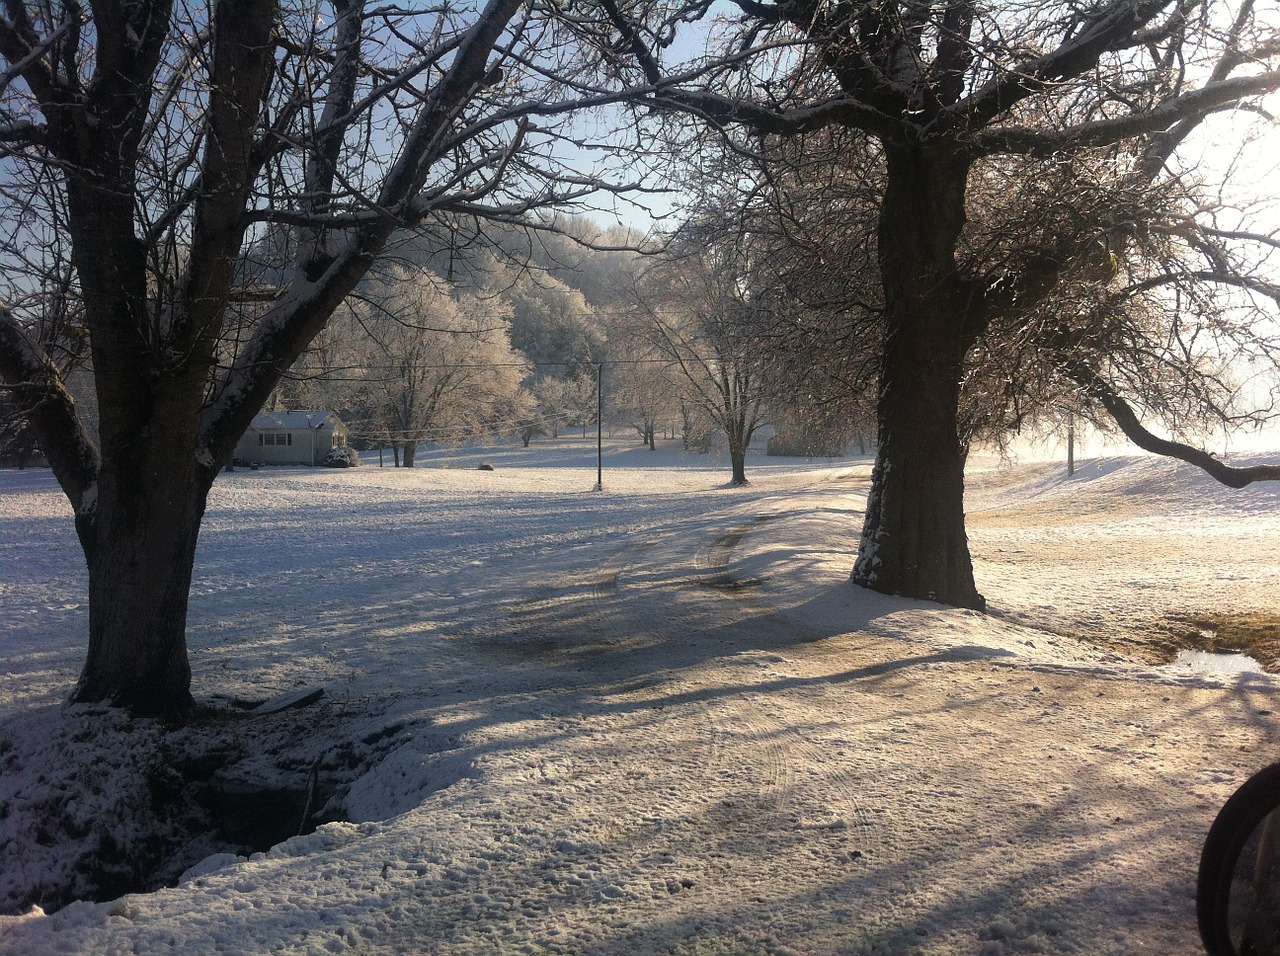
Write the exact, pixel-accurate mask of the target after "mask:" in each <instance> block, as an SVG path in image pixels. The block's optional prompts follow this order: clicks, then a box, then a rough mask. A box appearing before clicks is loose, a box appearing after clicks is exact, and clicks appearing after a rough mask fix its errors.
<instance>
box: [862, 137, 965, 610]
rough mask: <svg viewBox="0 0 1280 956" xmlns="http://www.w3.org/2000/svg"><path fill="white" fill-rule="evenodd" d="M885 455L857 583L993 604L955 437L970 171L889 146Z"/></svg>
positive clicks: (884, 231) (875, 480)
mask: <svg viewBox="0 0 1280 956" xmlns="http://www.w3.org/2000/svg"><path fill="white" fill-rule="evenodd" d="M886 157H887V161H888V187H887V189H886V193H885V201H884V206H883V214H882V218H881V223H880V262H881V278H882V282H883V285H884V292H885V347H884V355H883V358H882V365H881V376H882V377H881V387H880V404H879V448H878V452H877V457H876V464H875V470H874V472H873V474H872V480H871V493H870V495H869V497H868V499H867V513H866V517H865V520H864V523H863V529H862V542H861V547H860V549H859V554H858V560H857V563H856V564H855V565H854V569H853V581H854V583H855V584H859V585H861V586H863V587H867V588H871V589H873V590H876V591H880V592H883V593H885V594H900V595H902V596H904V597H912V598H923V599H927V600H932V601H940V602H942V603H944V604H953V605H956V606H959V607H969V608H978V609H981V608H983V607H984V606H985V602H984V600H983V598H982V595H981V594H979V593H978V590H977V587H976V585H975V583H974V580H973V564H972V562H971V561H970V557H969V543H968V538H967V537H966V535H965V526H964V463H965V447H964V443H963V442H962V440H961V437H960V435H959V433H958V430H957V421H958V410H959V402H960V380H961V376H962V374H963V367H964V358H965V355H966V354H967V352H968V351H969V348H970V347H971V346H972V344H973V342H974V340H975V338H976V336H977V333H978V331H979V329H980V323H979V320H978V319H976V318H975V317H974V316H973V315H972V314H971V312H972V311H974V310H976V309H978V308H980V305H979V304H978V303H975V302H974V301H973V297H971V296H970V295H969V290H968V289H967V288H966V287H965V283H964V282H963V281H962V280H961V279H960V277H959V276H958V275H957V273H956V268H955V259H954V253H955V248H956V242H957V240H958V238H959V234H960V230H961V228H962V227H963V224H964V191H965V183H966V178H967V174H968V163H967V161H966V160H965V159H964V158H963V157H954V156H947V155H936V154H930V153H928V152H926V151H924V150H921V149H918V148H911V147H894V146H890V147H887V148H886Z"/></svg>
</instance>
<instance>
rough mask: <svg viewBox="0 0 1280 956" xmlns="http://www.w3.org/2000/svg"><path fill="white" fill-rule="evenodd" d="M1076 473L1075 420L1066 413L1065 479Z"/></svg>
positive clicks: (1069, 413) (1073, 416)
mask: <svg viewBox="0 0 1280 956" xmlns="http://www.w3.org/2000/svg"><path fill="white" fill-rule="evenodd" d="M1075 473H1076V418H1075V415H1074V414H1072V413H1071V412H1067V477H1068V478H1070V477H1071V476H1072V475H1074V474H1075Z"/></svg>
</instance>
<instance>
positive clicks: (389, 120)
mask: <svg viewBox="0 0 1280 956" xmlns="http://www.w3.org/2000/svg"><path fill="white" fill-rule="evenodd" d="M3 9H4V15H3V17H0V58H2V60H3V64H2V67H3V69H2V71H0V97H2V98H0V162H3V164H4V172H5V180H6V182H7V183H8V184H9V186H8V187H7V189H8V194H9V196H10V197H11V201H12V197H13V195H14V194H15V193H20V194H21V196H20V198H21V200H22V202H23V209H24V211H25V212H26V213H27V214H29V215H33V216H35V217H36V218H37V219H38V220H39V222H40V223H41V227H40V228H41V229H43V230H44V231H45V233H47V234H48V235H52V236H58V237H63V238H65V241H66V243H67V244H68V245H69V261H70V263H71V267H72V268H71V273H70V274H71V276H72V282H71V288H72V289H73V290H74V295H75V297H76V299H77V301H78V303H79V308H80V311H81V314H80V318H79V326H78V327H79V329H80V330H81V332H82V334H83V338H84V342H85V343H86V350H87V355H88V359H89V362H90V365H91V368H92V374H93V391H94V394H95V396H96V402H97V405H98V409H99V414H100V422H99V425H98V428H97V433H96V434H94V433H93V431H92V430H91V428H90V427H89V426H88V424H87V423H86V421H85V420H84V418H83V417H82V415H81V414H80V409H79V408H78V407H77V403H76V401H75V400H74V399H73V397H72V394H71V393H70V391H69V390H68V387H67V384H66V380H65V377H64V375H63V373H62V370H61V368H60V367H59V364H58V362H57V360H56V356H55V355H54V354H52V352H51V350H50V348H49V343H48V340H47V338H45V337H44V336H43V334H42V328H43V326H41V324H40V321H41V317H40V316H38V315H34V314H33V313H32V312H31V310H29V309H28V308H26V304H25V303H24V302H22V301H17V300H11V302H10V303H9V304H8V305H6V306H5V307H3V309H0V378H3V380H4V381H5V382H6V383H8V386H9V387H10V390H11V394H12V396H13V398H14V400H15V401H16V402H17V403H18V404H19V405H20V406H21V407H23V408H26V409H28V410H29V411H28V420H29V422H30V425H31V428H32V430H33V432H34V433H35V434H36V436H37V438H38V439H39V442H40V446H41V448H42V449H43V450H44V452H45V454H46V456H47V457H48V459H49V462H50V464H51V466H52V468H53V471H54V473H55V475H56V477H57V480H58V481H59V483H60V484H61V487H62V489H63V491H64V492H65V493H66V495H67V497H68V499H69V500H70V502H71V504H72V506H73V508H74V511H75V525H76V530H77V533H78V535H79V539H80V543H81V545H82V547H83V550H84V553H85V558H86V562H87V565H88V572H89V649H88V655H87V659H86V662H85V666H84V670H83V672H82V674H81V677H80V680H79V683H78V685H77V687H76V689H75V691H74V694H73V699H74V700H77V701H100V700H110V701H114V702H115V703H117V704H120V705H123V706H127V707H129V708H131V709H133V710H134V711H137V712H145V713H162V714H182V713H184V712H187V711H188V710H189V709H190V707H191V705H192V698H191V694H190V687H189V685H190V668H189V663H188V657H187V649H186V642H185V623H186V616H187V601H188V591H189V586H190V581H191V575H192V567H193V560H194V553H195V547H196V539H197V535H198V532H199V529H200V524H201V518H202V515H203V513H204V509H205V502H206V498H207V495H208V493H209V489H210V486H211V485H212V483H213V481H214V478H215V476H216V474H217V472H218V469H219V467H220V465H221V464H222V463H223V462H224V461H226V460H227V459H228V457H229V456H230V455H231V453H232V450H233V448H234V446H235V444H236V441H237V439H238V438H239V436H240V434H241V433H242V432H243V431H244V429H245V427H246V426H247V425H248V423H249V421H250V420H251V418H252V416H253V415H254V413H255V412H256V411H257V410H258V408H259V407H260V406H261V405H262V403H263V402H264V400H266V398H267V397H268V395H270V393H271V391H272V390H273V389H274V388H275V387H276V385H277V383H278V382H279V380H280V377H281V375H282V373H283V372H284V371H285V370H286V369H287V368H288V367H289V366H290V365H291V364H292V363H293V362H294V360H295V359H296V358H297V357H298V356H299V355H300V354H301V353H302V352H303V350H304V349H305V348H306V347H307V346H308V343H310V342H311V341H312V340H313V339H314V338H315V336H316V335H317V333H318V332H319V331H320V329H322V328H323V327H324V325H325V323H326V322H327V320H328V319H329V316H330V315H331V313H332V312H333V311H334V309H335V307H336V306H337V305H338V304H339V303H340V302H341V301H342V300H343V299H344V297H345V296H347V295H348V293H350V292H351V291H352V290H353V289H354V288H355V287H356V285H357V283H358V282H359V281H360V279H361V277H362V276H363V275H364V274H365V272H366V271H367V270H368V269H369V267H370V264H371V263H372V262H373V260H374V257H375V256H376V255H378V253H379V252H380V251H381V250H382V249H383V248H384V247H385V246H386V244H387V242H388V240H389V239H390V238H391V237H392V236H393V235H395V234H396V233H397V231H398V230H403V229H405V228H406V227H412V226H414V225H415V224H420V223H423V222H426V221H429V220H430V219H431V217H433V216H441V215H445V214H448V215H450V216H453V217H465V216H481V217H486V216H488V217H496V218H499V219H503V220H508V221H513V220H515V219H517V218H518V217H519V216H521V215H522V214H524V213H525V212H527V211H529V210H530V209H533V208H537V207H539V206H542V205H546V204H550V203H563V202H567V201H570V200H572V199H573V198H574V197H575V196H579V195H583V194H584V193H586V192H587V191H589V190H590V189H592V188H594V186H595V184H594V183H593V182H591V181H589V179H588V178H587V177H584V176H582V175H573V174H570V173H568V172H567V171H565V170H564V169H563V168H562V167H558V166H557V165H556V163H555V162H554V157H553V155H552V153H553V147H554V146H555V143H556V141H557V135H558V134H557V132H556V128H555V125H554V124H555V121H554V117H555V115H556V114H558V113H563V112H564V111H565V110H566V109H568V108H569V107H570V106H572V105H574V104H575V103H576V102H577V100H573V101H570V100H568V99H566V97H565V95H564V93H563V88H562V87H561V86H560V84H559V83H558V80H557V76H556V74H557V71H559V70H561V69H562V68H563V67H565V65H566V64H570V65H572V66H573V67H574V68H575V69H576V68H578V64H577V63H576V62H572V63H571V62H570V61H571V57H570V49H569V48H568V47H567V46H566V44H565V41H564V40H563V38H562V37H560V36H559V35H558V33H557V32H556V28H555V27H554V25H553V24H552V23H550V22H549V21H547V20H545V19H543V18H542V17H541V15H540V14H539V12H538V11H537V10H536V9H534V8H532V7H525V6H524V5H522V4H521V3H520V2H519V0H487V2H485V3H483V4H481V5H479V6H474V5H462V6H452V5H447V4H446V5H428V6H427V7H423V8H419V9H416V10H415V9H411V8H406V7H403V6H400V5H390V6H378V7H376V8H375V7H373V6H372V5H370V6H368V7H366V5H365V3H364V2H363V0H333V2H331V3H327V4H323V3H319V2H318V0H317V2H315V3H313V2H311V0H303V2H301V3H296V4H290V5H287V6H285V5H279V4H277V3H274V2H271V0H217V2H215V3H213V4H210V5H208V6H205V5H203V4H201V5H191V6H187V5H183V4H174V3H172V2H171V0H132V2H123V0H101V2H95V3H93V4H92V5H90V6H89V7H87V8H86V7H83V6H82V5H81V4H78V3H62V4H54V3H47V2H30V3H24V2H22V0H6V2H5V4H4V7H3ZM575 95H576V94H575ZM534 114H541V116H542V117H544V118H543V119H540V120H539V122H538V123H537V124H535V123H534V122H532V121H531V119H530V116H532V115H534ZM50 190H52V194H53V196H54V197H55V198H54V200H53V201H49V199H48V196H49V191H50ZM10 221H12V217H10ZM33 232H34V228H33V227H27V229H26V231H25V233H22V234H19V233H15V232H13V231H9V232H7V233H6V235H5V236H3V237H2V238H0V241H3V243H4V266H3V268H4V269H5V270H8V269H9V268H10V267H11V264H12V263H13V262H15V261H18V260H19V258H20V257H19V256H18V253H19V251H20V250H21V248H22V247H23V246H24V245H25V243H26V242H27V241H28V239H29V237H30V236H31V235H32V234H33ZM268 240H270V241H268ZM263 248H266V249H269V250H270V251H271V252H272V254H273V255H275V256H276V258H275V260H274V262H273V263H270V264H269V267H266V266H264V267H261V268H255V267H254V264H253V261H252V258H253V257H252V255H250V253H251V252H252V251H254V250H255V249H263ZM38 278H39V281H40V282H41V284H42V288H44V289H45V290H46V291H47V290H48V289H50V288H51V287H52V286H54V285H56V284H57V283H58V282H60V281H62V279H63V277H62V275H61V274H60V273H58V272H57V271H56V270H51V271H48V272H46V273H45V274H43V275H40V276H39V277H38ZM264 282H269V283H270V284H271V285H272V287H271V288H269V289H268V288H262V287H261V284H262V283H264ZM255 286H257V287H255ZM46 298H47V296H46ZM250 299H255V300H262V302H261V304H262V305H263V307H262V308H261V309H260V310H257V311H253V312H252V313H248V312H246V313H245V315H244V319H243V321H239V320H236V319H235V315H236V313H237V312H238V311H239V310H240V306H241V305H242V304H243V303H245V302H246V301H248V300H250Z"/></svg>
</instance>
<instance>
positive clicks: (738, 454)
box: [729, 441, 748, 485]
mask: <svg viewBox="0 0 1280 956" xmlns="http://www.w3.org/2000/svg"><path fill="white" fill-rule="evenodd" d="M729 466H730V467H731V468H732V469H733V477H732V478H730V479H729V482H730V484H734V485H745V484H747V483H748V482H747V448H746V446H745V445H743V444H742V443H741V442H735V441H731V442H729Z"/></svg>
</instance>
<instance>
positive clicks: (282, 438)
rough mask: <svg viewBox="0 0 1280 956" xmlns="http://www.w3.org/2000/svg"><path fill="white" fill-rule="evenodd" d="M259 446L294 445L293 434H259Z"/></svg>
mask: <svg viewBox="0 0 1280 956" xmlns="http://www.w3.org/2000/svg"><path fill="white" fill-rule="evenodd" d="M258 444H259V445H292V444H293V432H259V433H258Z"/></svg>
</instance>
